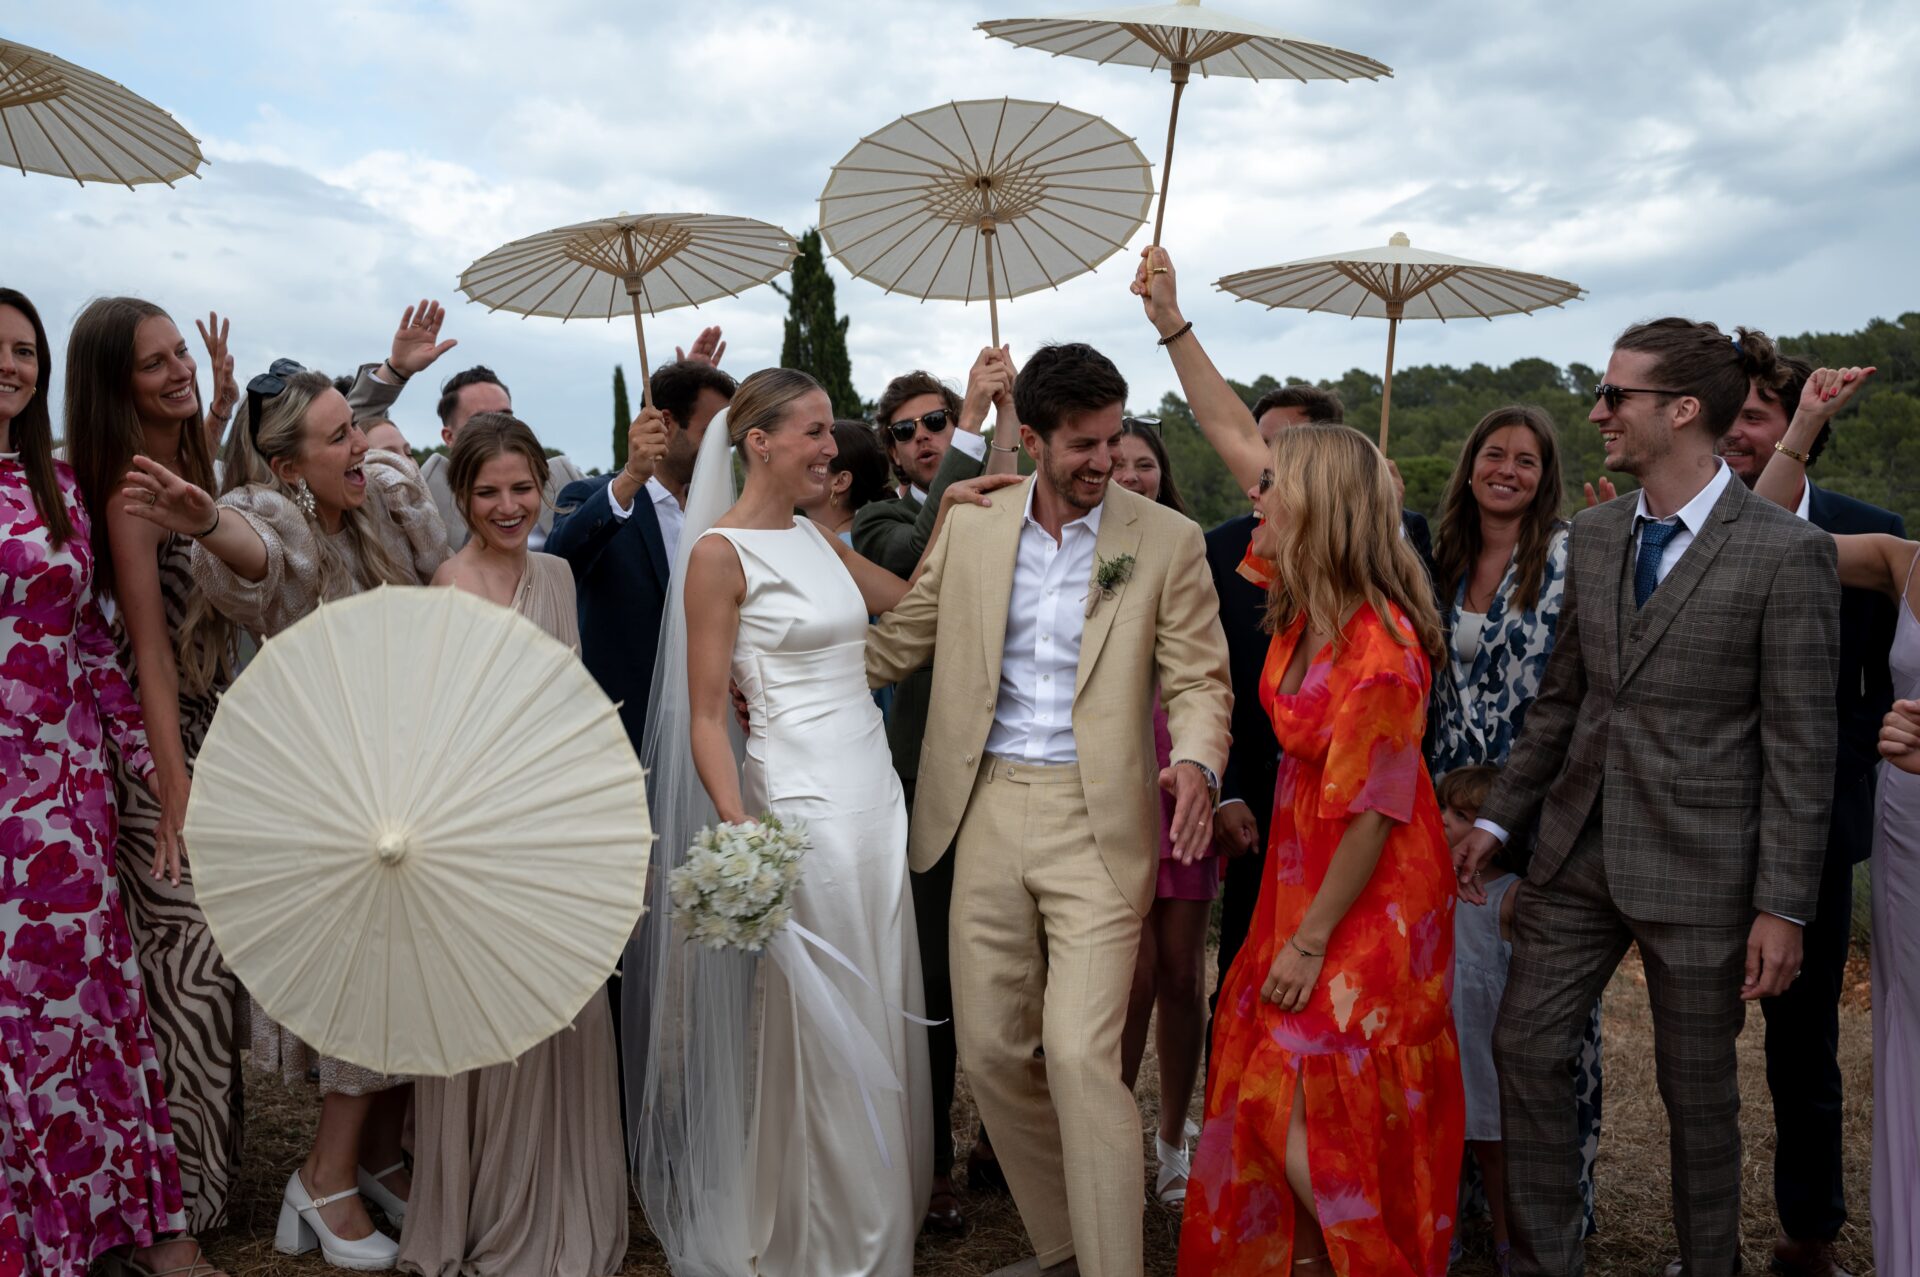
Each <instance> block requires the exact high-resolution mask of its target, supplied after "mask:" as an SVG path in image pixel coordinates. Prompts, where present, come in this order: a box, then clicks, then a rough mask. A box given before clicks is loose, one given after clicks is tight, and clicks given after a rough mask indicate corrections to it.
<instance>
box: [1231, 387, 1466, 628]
mask: <svg viewBox="0 0 1920 1277" xmlns="http://www.w3.org/2000/svg"><path fill="white" fill-rule="evenodd" d="M1273 486H1274V494H1275V500H1276V503H1277V504H1278V506H1279V507H1280V509H1282V510H1283V511H1285V515H1284V517H1283V518H1282V519H1280V520H1278V521H1276V524H1275V528H1274V532H1275V536H1276V538H1277V540H1278V548H1277V549H1276V551H1275V553H1274V563H1275V566H1276V569H1277V570H1276V572H1275V576H1274V582H1273V587H1272V589H1271V590H1270V591H1269V592H1268V594H1267V623H1268V625H1269V627H1270V628H1272V629H1273V630H1274V631H1275V632H1276V633H1277V632H1279V631H1282V630H1284V629H1286V628H1287V627H1288V626H1289V625H1292V624H1293V622H1294V621H1295V620H1297V619H1298V618H1299V617H1300V616H1302V615H1305V617H1306V618H1307V628H1308V629H1310V630H1312V631H1313V632H1315V633H1317V634H1331V635H1333V642H1334V650H1335V651H1338V650H1339V647H1340V642H1341V635H1340V632H1341V623H1342V622H1343V621H1344V620H1345V619H1346V617H1347V615H1348V613H1349V612H1351V611H1352V610H1353V609H1354V608H1355V606H1356V605H1358V604H1360V603H1365V604H1367V605H1368V606H1369V607H1371V608H1372V609H1373V610H1374V613H1375V614H1376V615H1377V616H1379V617H1380V619H1381V620H1382V621H1385V622H1387V632H1388V633H1389V634H1391V635H1393V638H1394V641H1395V642H1397V643H1401V644H1403V645H1404V644H1405V643H1406V639H1405V637H1404V636H1403V635H1402V634H1401V633H1400V630H1399V627H1398V626H1396V625H1394V624H1392V620H1391V616H1390V613H1389V611H1388V607H1387V605H1388V604H1389V603H1391V604H1394V605H1395V606H1397V607H1399V609H1400V610H1401V611H1402V612H1404V613H1405V614H1406V617H1407V619H1408V620H1409V621H1410V622H1412V624H1413V630H1414V635H1415V637H1416V638H1417V639H1418V640H1419V644H1420V647H1421V648H1422V650H1424V651H1425V652H1426V653H1427V654H1428V655H1429V656H1436V657H1437V656H1439V655H1440V654H1441V642H1442V640H1441V637H1440V616H1439V613H1438V612H1437V611H1436V610H1435V608H1434V604H1433V587H1432V585H1431V584H1430V583H1429V582H1428V580H1427V570H1426V568H1425V567H1423V566H1422V565H1421V563H1420V556H1419V555H1418V554H1416V553H1414V550H1413V547H1412V546H1411V545H1409V544H1407V540H1406V538H1405V537H1403V536H1401V535H1400V502H1399V501H1398V500H1397V499H1396V496H1395V493H1394V486H1393V475H1392V472H1390V471H1389V470H1388V469H1387V459H1386V458H1385V457H1383V456H1381V455H1380V450H1379V449H1378V448H1376V447H1374V446H1373V444H1372V442H1371V441H1370V440H1368V439H1367V437H1366V436H1365V435H1363V434H1361V433H1360V432H1359V431H1357V430H1354V429H1352V428H1351V427H1348V426H1343V425H1334V424H1332V423H1322V422H1313V423H1309V424H1306V425H1299V426H1294V427H1292V428H1291V429H1288V430H1282V431H1281V432H1280V433H1279V434H1278V435H1276V436H1275V437H1274V441H1273Z"/></svg>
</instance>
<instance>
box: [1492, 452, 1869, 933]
mask: <svg viewBox="0 0 1920 1277" xmlns="http://www.w3.org/2000/svg"><path fill="white" fill-rule="evenodd" d="M1636 502H1637V498H1636V497H1635V496H1631V495H1629V496H1624V497H1620V498H1618V499H1616V500H1614V501H1610V502H1608V503H1607V504H1606V505H1603V506H1600V507H1599V508H1597V509H1593V510H1589V511H1586V512H1584V513H1582V514H1581V515H1580V516H1579V517H1578V518H1576V519H1575V520H1574V523H1573V533H1572V539H1571V542H1570V545H1569V556H1568V557H1569V562H1568V570H1567V588H1566V600H1565V603H1564V604H1563V606H1562V610H1561V614H1560V632H1559V638H1558V641H1557V643H1556V645H1555V647H1554V651H1553V656H1552V658H1551V659H1550V660H1549V662H1548V665H1547V673H1546V677H1545V680H1544V682H1543V684H1542V687H1541V691H1540V696H1539V698H1538V699H1537V700H1535V701H1534V703H1533V706H1532V708H1531V709H1529V710H1528V712H1527V721H1526V726H1525V728H1524V729H1523V730H1522V732H1521V736H1520V739H1519V741H1518V742H1517V743H1516V744H1515V746H1514V749H1513V752H1512V754H1511V756H1510V757H1509V758H1508V760H1507V765H1506V768H1505V770H1504V772H1503V773H1502V775H1501V777H1500V781H1499V783H1498V784H1497V785H1496V786H1495V788H1494V792H1493V794H1492V795H1491V796H1490V797H1489V799H1488V801H1487V803H1486V805H1485V806H1484V807H1483V808H1482V810H1481V815H1482V817H1484V818H1485V819H1487V820H1490V821H1492V822H1493V823H1495V824H1497V825H1499V826H1501V827H1502V828H1504V829H1508V830H1520V829H1523V828H1525V827H1527V825H1528V824H1529V823H1530V822H1531V821H1532V820H1533V819H1534V817H1535V816H1536V815H1537V816H1538V818H1539V828H1538V834H1537V841H1536V844H1535V851H1534V855H1533V860H1532V863H1531V864H1530V866H1529V867H1528V875H1527V876H1528V877H1529V878H1530V879H1531V880H1532V881H1533V882H1535V883H1537V884H1541V885H1544V884H1546V883H1547V882H1548V881H1550V880H1551V879H1552V877H1553V875H1554V873H1555V871H1557V870H1558V869H1559V868H1560V866H1561V864H1562V863H1563V862H1564V861H1565V860H1566V858H1567V856H1568V854H1569V853H1570V852H1571V851H1572V850H1573V845H1574V840H1575V839H1576V838H1577V837H1578V836H1579V835H1580V832H1581V830H1582V829H1583V828H1584V827H1585V826H1586V825H1587V824H1588V822H1589V821H1590V820H1595V819H1597V820H1598V821H1599V823H1600V833H1601V843H1602V846H1603V847H1604V849H1605V858H1606V876H1607V882H1608V883H1609V884H1610V885H1611V891H1612V896H1613V899H1614V903H1615V904H1616V905H1617V906H1618V907H1619V909H1620V911H1621V912H1622V913H1623V914H1625V915H1626V916H1627V917H1629V918H1634V919H1638V920H1642V921H1646V922H1680V923H1688V922H1690V923H1702V924H1710V925H1739V924H1743V923H1744V922H1746V921H1747V920H1748V919H1750V918H1751V917H1752V916H1753V913H1754V911H1756V910H1759V911H1764V912H1767V913H1776V914H1781V915H1783V916H1786V917H1789V918H1796V919H1799V920H1802V921H1806V920H1809V919H1811V918H1812V917H1813V915H1814V906H1815V904H1816V902H1817V899H1818V896H1819V890H1820V867H1821V864H1822V861H1823V859H1824V857H1825V855H1826V842H1827V809H1828V806H1829V803H1830V801H1831V797H1832V788H1833V776H1832V771H1833V756H1834V749H1835V727H1834V718H1833V697H1834V682H1835V679H1836V678H1837V676H1838V674H1837V671H1838V668H1839V651H1840V638H1839V634H1840V584H1839V577H1838V575H1837V571H1836V566H1835V563H1836V560H1835V555H1834V548H1833V539H1832V538H1831V537H1830V536H1829V535H1828V534H1827V533H1825V532H1822V531H1821V530H1820V529H1818V528H1815V527H1813V526H1811V525H1810V524H1807V523H1804V522H1802V521H1801V520H1799V519H1797V518H1795V517H1794V516H1793V514H1792V513H1791V512H1789V511H1786V510H1783V509H1781V508H1780V507H1778V506H1776V505H1773V504H1772V503H1770V502H1768V501H1766V500H1764V499H1762V498H1759V497H1756V496H1754V495H1753V494H1752V493H1750V492H1748V491H1747V489H1746V487H1745V485H1743V484H1741V483H1740V482H1739V481H1738V480H1736V481H1734V482H1732V483H1730V484H1728V485H1727V489H1726V491H1725V492H1724V493H1723V494H1722V496H1721V498H1720V500H1719V501H1717V502H1715V503H1714V506H1713V511H1712V514H1711V515H1710V516H1709V518H1708V520H1707V525H1706V527H1704V528H1702V529H1700V531H1699V533H1698V535H1697V536H1696V537H1695V538H1694V541H1693V544H1692V545H1690V546H1689V547H1688V548H1687V551H1686V553H1685V554H1684V555H1682V556H1681V559H1680V561H1679V562H1678V563H1677V564H1675V565H1674V568H1673V570H1672V571H1671V572H1670V573H1669V574H1668V576H1667V579H1666V580H1665V581H1663V582H1662V583H1661V585H1660V588H1659V589H1658V590H1656V591H1655V592H1654V594H1653V597H1651V598H1650V599H1648V600H1647V604H1646V606H1645V607H1644V608H1641V609H1637V610H1636V609H1635V607H1634V604H1633V589H1632V578H1633V556H1634V516H1635V511H1636Z"/></svg>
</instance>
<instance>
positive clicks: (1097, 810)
mask: <svg viewBox="0 0 1920 1277" xmlns="http://www.w3.org/2000/svg"><path fill="white" fill-rule="evenodd" d="M1033 482H1034V480H1032V479H1028V480H1027V482H1026V483H1024V484H1020V485H1017V486H1013V487H1008V488H1005V489H1002V490H1001V491H999V492H997V493H995V494H994V497H993V505H992V507H991V508H982V507H980V506H956V507H955V508H954V509H953V510H952V511H950V512H949V513H948V515H947V523H946V527H945V529H944V530H943V531H942V532H941V533H940V539H939V541H938V542H937V543H936V544H935V545H934V548H933V554H932V557H931V558H930V559H929V561H928V563H927V568H926V571H925V572H923V573H922V574H921V577H920V580H919V581H918V582H917V583H916V584H915V585H914V587H913V589H912V590H910V591H909V592H908V593H907V596H906V598H905V599H903V600H902V601H901V603H900V605H899V606H898V607H896V608H894V609H893V611H891V612H888V613H887V614H886V615H885V616H882V617H881V618H880V621H879V623H878V624H877V625H875V626H873V627H871V628H870V629H869V630H868V639H867V679H868V681H869V682H870V683H872V684H873V685H874V686H875V687H883V686H885V685H887V684H889V683H896V682H899V681H900V680H901V679H902V678H905V677H906V676H907V675H908V674H911V673H912V672H913V671H915V670H917V669H919V668H921V667H922V666H923V665H925V664H926V663H927V662H928V661H929V660H932V661H933V692H932V699H931V702H930V704H929V706H928V711H927V729H926V736H925V739H924V741H923V742H922V744H921V748H920V772H919V780H918V784H917V788H916V791H915V798H914V810H913V820H912V822H911V825H910V831H911V832H910V837H909V843H908V859H909V861H910V863H911V864H912V867H913V868H914V869H915V870H918V871H924V870H926V869H928V868H929V867H931V866H932V865H934V864H936V863H938V862H939V860H940V858H941V857H942V856H943V855H945V854H946V851H947V848H948V847H949V846H950V845H952V843H953V840H954V835H955V833H956V832H957V831H958V830H959V828H960V822H961V821H962V820H963V819H964V818H965V816H966V808H967V802H968V799H969V797H970V796H971V794H972V792H973V786H974V781H975V779H976V778H977V777H978V775H979V771H980V765H981V756H982V754H983V752H984V750H985V748H986V742H987V733H988V731H989V730H990V729H991V728H992V726H993V714H994V706H995V704H996V703H997V702H998V700H999V689H1000V665H1001V656H1002V652H1003V650H1004V647H1005V642H1006V633H1007V610H1008V607H1009V604H1010V602H1011V599H1012V594H1013V573H1014V562H1015V559H1016V557H1017V554H1018V550H1019V544H1020V533H1021V529H1022V527H1023V526H1024V524H1025V511H1026V506H1027V497H1028V490H1029V488H1030V487H1031V486H1032V484H1033ZM1122 555H1132V556H1133V569H1132V573H1131V575H1130V576H1129V577H1128V578H1127V580H1125V581H1124V582H1122V583H1120V584H1119V585H1117V586H1115V587H1114V589H1113V591H1112V593H1111V595H1110V596H1103V597H1102V598H1101V599H1100V600H1099V603H1098V605H1097V606H1096V607H1095V609H1094V612H1093V615H1092V616H1090V617H1087V618H1086V628H1085V630H1084V632H1083V634H1082V637H1081V640H1080V666H1079V671H1078V673H1077V675H1076V677H1075V680H1074V699H1073V739H1074V746H1075V750H1076V752H1077V754H1078V758H1079V765H1080V775H1081V785H1082V787H1083V789H1084V791H1085V795H1086V802H1087V811H1088V812H1089V813H1090V815H1091V819H1092V825H1093V828H1092V829H1091V830H1090V831H1089V832H1090V833H1091V834H1092V836H1093V838H1094V840H1095V842H1096V844H1097V846H1098V848H1099V851H1100V855H1101V858H1102V860H1103V861H1104V862H1105V864H1106V866H1107V871H1108V872H1109V873H1110V874H1112V876H1113V881H1114V884H1115V885H1116V886H1117V887H1118V888H1119V889H1120V891H1121V893H1122V894H1123V895H1124V896H1125V897H1126V898H1127V900H1128V901H1129V902H1130V903H1131V904H1132V906H1133V908H1134V910H1135V911H1136V912H1138V913H1140V914H1141V915H1142V916H1144V915H1145V914H1146V911H1147V909H1148V907H1149V906H1150V905H1151V904H1152V903H1153V890H1154V879H1155V875H1156V874H1157V873H1158V870H1159V857H1160V798H1159V795H1160V789H1159V786H1158V783H1157V780H1156V777H1157V774H1158V769H1157V767H1156V759H1155V757H1154V748H1153V710H1154V689H1155V687H1156V686H1158V688H1159V690H1160V695H1161V696H1162V698H1163V699H1164V700H1165V703H1166V707H1167V727H1168V730H1169V732H1170V733H1171V734H1172V737H1173V755H1172V756H1173V757H1174V758H1176V759H1183V758H1185V759H1192V760H1193V761H1195V762H1199V763H1204V764H1206V765H1207V766H1208V767H1210V768H1212V769H1213V772H1214V774H1215V775H1218V774H1219V773H1220V772H1221V771H1222V770H1223V769H1224V768H1225V767H1226V761H1227V745H1228V741H1229V727H1228V722H1229V719H1230V716H1231V710H1232V705H1233V693H1232V691H1231V690H1230V684H1229V682H1228V678H1227V640H1226V636H1225V634H1224V633H1223V632H1222V631H1221V629H1220V602H1219V599H1218V598H1217V597H1216V596H1215V594H1214V592H1213V578H1212V576H1211V575H1210V574H1209V573H1208V571H1207V560H1206V544H1205V540H1204V538H1203V537H1202V535H1201V532H1200V526H1199V525H1198V524H1196V523H1194V522H1193V521H1192V520H1191V519H1188V518H1187V517H1186V516H1184V515H1181V514H1177V513H1175V512H1174V511H1172V510H1169V509H1167V508H1165V507H1164V506H1160V505H1157V504H1155V503H1154V502H1151V501H1148V500H1146V499H1145V498H1143V497H1140V496H1137V495H1136V494H1134V493H1132V492H1128V491H1127V490H1126V489H1124V488H1122V487H1121V486H1120V485H1119V484H1110V485H1109V486H1108V488H1107V496H1106V503H1105V509H1104V511H1103V513H1102V514H1101V517H1100V532H1099V536H1098V537H1097V539H1096V540H1095V542H1094V556H1095V557H1094V562H1095V570H1096V571H1098V565H1099V563H1100V562H1101V561H1102V560H1107V561H1111V560H1113V559H1117V558H1119V557H1120V556H1122ZM1088 587H1089V589H1091V588H1092V583H1091V582H1089V583H1088Z"/></svg>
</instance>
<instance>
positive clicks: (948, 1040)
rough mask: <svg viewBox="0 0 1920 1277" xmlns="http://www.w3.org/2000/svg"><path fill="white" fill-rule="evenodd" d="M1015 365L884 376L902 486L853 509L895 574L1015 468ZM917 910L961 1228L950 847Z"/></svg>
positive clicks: (890, 445)
mask: <svg viewBox="0 0 1920 1277" xmlns="http://www.w3.org/2000/svg"><path fill="white" fill-rule="evenodd" d="M1014 372H1015V369H1014V367H1013V360H1012V357H1011V356H1010V354H1009V353H1008V352H1007V351H1006V350H1004V349H1001V350H995V349H992V348H991V347H989V348H988V349H985V350H982V351H981V352H980V355H979V357H978V358H977V359H975V360H974V364H973V368H972V371H971V372H970V373H969V374H968V377H967V394H966V397H965V399H964V400H963V399H962V398H961V397H960V396H959V395H957V394H955V393H954V392H953V390H952V389H951V388H950V387H948V386H947V385H946V383H944V382H942V381H941V380H940V379H939V378H937V377H935V376H934V375H933V374H932V373H929V372H919V371H915V372H910V373H907V374H905V375H903V376H899V377H895V378H894V379H893V380H892V381H890V382H888V383H887V388H886V390H885V392H883V393H882V394H881V396H880V402H879V405H878V406H877V408H876V410H875V412H874V421H875V423H876V424H877V426H878V428H879V430H880V437H881V441H882V442H883V443H884V444H885V445H886V448H887V458H888V460H889V461H891V462H892V463H893V469H894V473H895V474H896V475H898V476H899V478H900V481H901V486H902V488H903V489H904V491H902V493H901V494H900V495H899V496H898V497H895V498H894V499H893V500H891V501H873V502H869V503H868V504H866V505H864V506H862V507H861V508H860V511H859V513H857V514H855V515H854V516H853V548H854V549H855V550H857V551H859V553H860V554H862V555H863V556H865V557H866V558H868V559H870V560H872V561H873V562H875V563H877V564H879V565H880V566H881V567H883V568H885V569H887V570H888V571H889V572H892V573H893V574H894V575H896V576H900V577H911V576H912V575H913V569H914V567H915V565H917V564H918V563H919V562H920V556H921V554H922V553H924V552H925V550H926V548H927V541H928V539H929V538H930V537H931V536H932V535H933V524H934V519H935V516H936V515H938V514H939V512H940V497H941V494H942V493H944V492H945V491H946V490H947V487H948V486H949V485H950V484H954V483H958V482H960V481H961V480H964V479H972V478H974V477H976V476H978V475H980V474H981V473H983V472H993V473H1007V474H1011V473H1014V471H1015V468H1016V467H1015V453H1014V448H1013V447H1012V446H1011V445H1012V444H1014V443H1017V441H1018V439H1019V434H1020V423H1019V421H1018V420H1017V419H1016V418H1015V415H1014V410H1013V378H1014ZM989 407H992V408H993V409H994V437H993V439H992V441H991V442H989V441H988V439H987V437H986V436H984V435H983V434H982V433H981V427H982V426H983V425H984V424H985V423H986V419H987V409H988V408H989ZM932 690H933V671H932V667H931V666H929V667H927V668H926V669H922V670H920V671H918V672H916V673H914V674H910V675H908V676H907V677H906V678H905V679H904V680H902V681H901V682H900V683H899V684H898V685H896V687H895V689H894V698H893V708H892V709H891V710H890V711H889V712H888V716H887V743H888V745H889V746H891V747H892V750H893V767H894V770H895V771H897V772H899V773H900V783H901V786H902V787H903V788H904V789H905V790H906V799H907V810H908V811H909V812H911V811H912V810H913V794H914V780H915V777H916V776H917V774H918V772H919V767H920V741H921V738H922V737H923V736H925V735H926V730H927V701H928V698H929V696H930V695H931V693H932ZM912 881H913V911H914V917H915V922H916V925H917V929H918V932H919V939H920V966H921V971H922V975H923V978H924V980H925V982H926V1001H927V1006H926V1014H927V1018H929V1019H932V1020H939V1021H943V1023H942V1024H940V1025H938V1026H937V1027H935V1028H932V1029H929V1030H928V1031H927V1047H928V1055H929V1064H930V1065H931V1069H932V1077H933V1095H932V1104H933V1152H934V1157H933V1170H934V1184H933V1200H932V1202H931V1204H930V1205H929V1207H928V1210H927V1224H928V1226H929V1227H931V1228H933V1229H936V1230H938V1231H942V1232H958V1231H960V1230H962V1229H964V1228H965V1220H964V1219H963V1218H962V1217H961V1214H960V1204H959V1200H958V1199H957V1198H956V1197H955V1196H954V1194H953V1178H952V1171H953V1121H952V1111H953V1086H954V1073H955V1069H956V1059H957V1055H956V1050H955V1044H954V1036H953V982H952V978H951V975H950V973H949V971H948V966H947V913H948V911H949V908H950V906H951V904H952V900H953V857H951V856H945V857H942V858H941V860H940V862H939V863H938V864H936V865H935V866H934V867H933V868H931V869H929V870H928V871H927V872H925V873H916V874H914V875H913V879H912Z"/></svg>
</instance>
